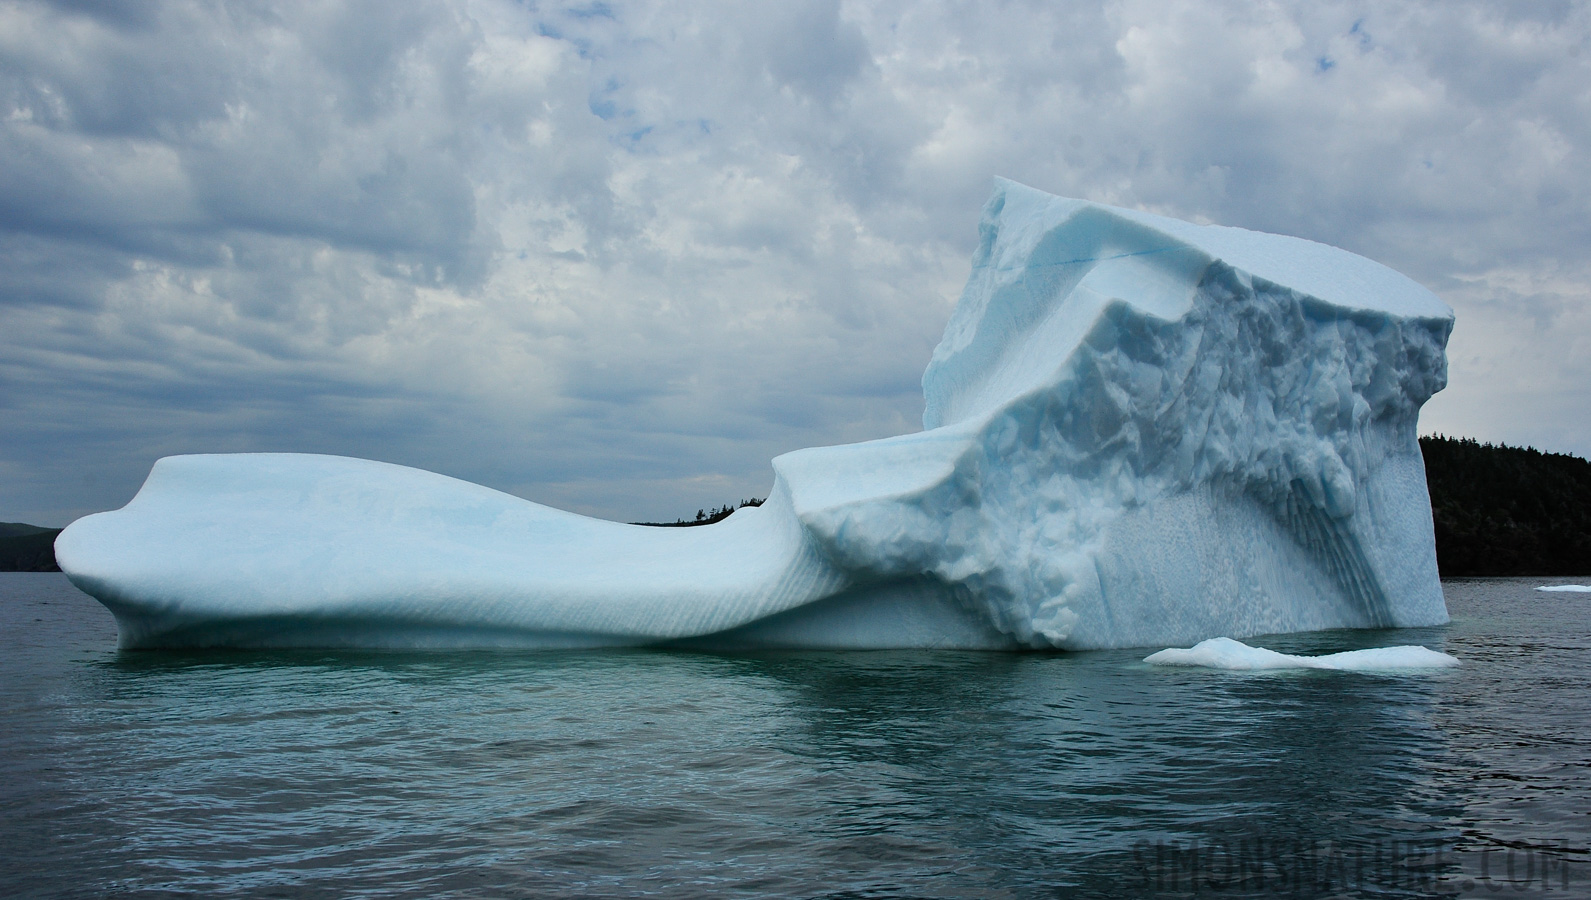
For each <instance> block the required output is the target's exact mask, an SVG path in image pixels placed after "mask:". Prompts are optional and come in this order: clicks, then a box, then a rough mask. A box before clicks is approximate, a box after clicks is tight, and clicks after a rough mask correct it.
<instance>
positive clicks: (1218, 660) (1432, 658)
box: [1144, 637, 1458, 672]
mask: <svg viewBox="0 0 1591 900" xmlns="http://www.w3.org/2000/svg"><path fill="white" fill-rule="evenodd" d="M1144 662H1146V663H1150V664H1151V665H1156V666H1204V667H1206V668H1211V669H1232V670H1254V669H1338V670H1342V671H1350V672H1363V671H1373V670H1381V669H1443V668H1447V667H1449V666H1456V665H1458V660H1457V659H1454V658H1453V657H1451V656H1448V655H1447V654H1446V653H1438V652H1437V651H1435V650H1428V649H1426V648H1425V647H1417V646H1413V645H1408V646H1403V647H1375V648H1372V649H1370V650H1349V651H1347V652H1346V653H1328V654H1326V655H1325V656H1290V655H1288V654H1286V653H1277V652H1276V651H1275V650H1267V649H1265V648H1264V647H1250V646H1249V645H1248V644H1245V643H1243V642H1242V641H1234V640H1232V639H1231V638H1224V637H1218V638H1210V639H1209V640H1207V641H1200V642H1199V643H1197V644H1194V645H1193V647H1192V648H1191V649H1188V650H1181V649H1177V648H1172V649H1169V650H1162V651H1160V652H1159V653H1152V654H1150V655H1149V656H1146V657H1144Z"/></svg>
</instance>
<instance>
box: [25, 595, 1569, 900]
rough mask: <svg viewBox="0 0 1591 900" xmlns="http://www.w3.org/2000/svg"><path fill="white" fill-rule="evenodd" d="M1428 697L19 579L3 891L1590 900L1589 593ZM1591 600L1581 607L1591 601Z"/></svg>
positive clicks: (1455, 629) (996, 657) (1411, 679)
mask: <svg viewBox="0 0 1591 900" xmlns="http://www.w3.org/2000/svg"><path fill="white" fill-rule="evenodd" d="M1541 583H1545V582H1542V581H1534V580H1532V581H1525V580H1488V581H1464V582H1448V583H1447V584H1446V585H1445V587H1446V591H1447V597H1448V605H1449V609H1450V610H1451V612H1452V614H1453V624H1451V625H1449V626H1446V627H1442V628H1432V629H1405V630H1397V631H1378V632H1327V633H1316V634H1307V635H1291V636H1285V637H1275V638H1270V639H1261V640H1255V641H1251V643H1255V644H1263V645H1264V646H1267V647H1270V648H1272V649H1275V650H1281V651H1284V652H1290V653H1322V652H1334V651H1338V650H1350V649H1358V648H1361V647H1371V646H1384V645H1388V644H1402V643H1419V644H1424V645H1426V646H1428V647H1432V648H1435V649H1440V650H1445V651H1446V652H1448V653H1451V654H1453V655H1455V656H1457V657H1459V658H1460V659H1461V660H1462V661H1463V665H1462V666H1461V667H1459V668H1457V669H1452V670H1443V671H1424V672H1419V673H1416V674H1401V675H1393V674H1366V673H1344V672H1319V671H1292V672H1273V673H1232V672H1216V671H1207V670H1190V669H1167V668H1157V667H1151V666H1148V665H1145V664H1143V663H1142V662H1141V659H1142V657H1143V656H1144V655H1146V651H1143V650H1138V651H1123V652H1102V653H1082V654H1023V655H1017V654H976V653H927V652H911V653H781V654H766V655H757V656H715V655H706V654H693V653H681V652H663V651H622V652H613V651H607V652H554V653H525V652H489V653H458V652H416V653H408V652H381V653H368V652H367V653H346V652H292V653H282V652H273V653H266V652H249V653H218V652H209V653H202V654H199V653H194V654H178V653H169V652H158V653H157V652H143V653H118V652H116V650H115V649H114V641H115V627H114V623H113V622H112V620H111V617H110V615H109V613H107V612H105V611H104V609H102V608H101V607H100V606H99V605H98V604H96V603H95V602H94V601H92V600H90V599H89V598H87V597H85V596H84V595H82V594H80V593H78V592H77V591H76V590H74V589H73V588H72V587H71V586H70V585H69V584H68V583H67V582H66V580H65V579H64V577H62V576H60V575H34V574H0V635H3V636H0V641H3V648H0V704H3V715H4V718H3V722H4V724H3V727H0V773H3V774H0V894H3V895H5V896H41V897H49V896H102V895H115V896H128V897H155V896H173V895H177V896H180V895H192V896H221V895H247V896H261V897H271V896H283V897H286V896H341V897H377V896H379V897H432V896H462V897H474V896H479V897H500V896H523V897H545V896H591V897H612V896H656V897H681V898H685V897H736V896H803V897H920V896H928V897H939V896H945V897H1048V896H1056V897H1091V896H1156V895H1160V896H1193V895H1197V896H1376V897H1401V896H1453V895H1475V896H1531V895H1536V894H1540V895H1541V896H1553V897H1572V896H1591V865H1588V864H1587V854H1586V848H1587V840H1588V837H1591V820H1588V811H1591V702H1588V701H1591V692H1588V689H1587V685H1588V684H1591V595H1585V594H1578V595H1574V594H1543V593H1537V592H1536V591H1534V590H1532V588H1533V587H1534V586H1535V585H1537V584H1541ZM1582 583H1583V581H1582Z"/></svg>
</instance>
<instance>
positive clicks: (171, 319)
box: [0, 0, 1591, 524]
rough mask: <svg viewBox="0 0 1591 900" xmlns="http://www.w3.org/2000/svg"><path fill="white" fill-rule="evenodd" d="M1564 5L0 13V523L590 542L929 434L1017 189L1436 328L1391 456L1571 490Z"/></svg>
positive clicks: (1583, 282)
mask: <svg viewBox="0 0 1591 900" xmlns="http://www.w3.org/2000/svg"><path fill="white" fill-rule="evenodd" d="M1588 67H1591V14H1588V12H1587V11H1586V9H1585V7H1584V6H1583V5H1581V4H1574V3H1567V2H1565V3H1552V2H1541V3H1529V4H1515V3H1506V2H1447V3H1427V4H1406V5H1403V6H1399V7H1387V6H1385V5H1382V4H1374V5H1372V4H1366V3H1359V2H1324V3H1308V4H1305V3H1277V2H1259V0H1252V2H1249V0H1243V2H1239V0H1198V2H1192V0H1187V2H1181V0H1179V2H1139V0H1110V2H1104V0H1101V2H1098V3H1093V4H1048V3H1038V2H1032V3H1025V2H1012V3H1007V4H1003V5H1000V6H998V7H990V6H989V5H988V4H970V3H945V4H928V5H924V4H906V3H889V2H885V3H866V4H863V3H844V2H839V0H802V2H792V3H786V4H777V5H775V6H772V7H766V6H755V5H752V6H747V5H745V4H733V3H722V2H712V0H698V2H683V3H680V2H671V3H662V2H645V0H636V2H626V3H617V2H615V3H589V4H575V5H563V4H553V3H541V4H536V3H525V2H510V0H451V2H429V0H427V2H420V0H412V2H406V0H391V2H379V3H378V2H361V0H345V2H334V3H323V2H317V3H308V2H304V3H271V4H264V3H252V2H233V3H198V2H185V0H160V2H137V3H116V2H109V0H105V2H89V0H76V2H55V3H45V2H37V0H3V2H0V158H3V159H4V160H5V161H6V165H4V166H0V335H3V337H0V384H3V385H4V386H5V387H4V390H3V391H0V417H3V419H0V421H3V424H0V433H3V434H4V436H5V440H4V441H3V442H0V480H3V483H4V484H5V485H6V493H5V494H4V495H3V500H4V502H3V503H0V519H8V520H17V519H20V520H31V521H38V522H44V523H55V524H60V523H63V522H64V521H66V520H68V519H70V518H71V517H73V516H75V515H78V514H81V513H85V512H90V511H93V510H96V509H103V508H108V507H112V506H116V505H119V504H120V503H122V502H125V500H126V499H127V498H128V497H130V496H131V494H132V493H133V491H134V490H136V487H137V484H138V483H139V481H140V480H141V478H142V476H143V474H144V473H145V472H147V470H148V466H149V464H150V463H151V462H152V461H153V460H154V459H155V458H156V457H158V456H160V455H165V454H169V453H180V452H201V451H217V450H225V451H238V450H303V451H313V452H332V453H345V454H350V455H357V456H365V457H373V458H378V459H387V460H391V461H394V462H400V463H405V464H410V465H418V466H422V467H425V468H430V469H434V470H438V471H442V472H446V473H449V474H454V475H458V476H460V477H464V478H468V479H470V480H475V481H480V482H483V483H486V484H490V485H493V486H495V487H499V488H502V489H505V490H510V491H513V492H515V493H518V494H521V495H523V496H527V497H530V498H532V499H536V500H540V501H543V502H549V503H553V504H555V505H558V506H562V507H565V508H570V509H575V510H578V511H581V512H589V513H594V514H598V515H604V516H609V517H613V518H620V519H642V518H649V519H655V518H672V517H674V516H676V515H680V514H684V513H690V512H694V510H695V509H696V508H698V507H701V506H711V505H717V504H718V503H721V502H724V501H725V500H731V499H740V498H742V497H749V496H751V495H753V494H756V495H761V494H762V493H763V492H764V491H766V489H767V486H768V484H769V482H770V481H771V473H770V470H769V469H768V466H767V461H768V459H769V458H770V457H771V456H773V455H776V454H777V453H779V452H782V451H784V450H788V449H793V448H795V447H800V446H808V445H813V444H823V443H835V442H843V441H852V440H860V439H866V438H872V437H879V436H884V435H888V434H894V433H900V432H904V431H909V430H913V429H915V428H917V427H918V421H919V416H920V413H921V399H920V395H919V388H918V383H917V379H918V377H919V376H920V374H921V371H922V367H923V365H924V364H925V363H926V361H927V359H928V356H929V353H930V352H931V350H932V347H933V345H934V343H935V342H936V340H937V338H938V335H939V332H940V330H941V329H942V327H943V323H944V321H945V319H946V317H947V316H948V313H949V309H950V307H951V305H952V304H953V302H954V299H955V297H956V295H957V293H958V291H959V288H960V283H961V281H962V280H963V279H964V278H965V276H966V272H967V259H968V255H969V253H970V251H971V248H972V243H973V240H974V236H975V229H974V226H975V223H976V218H977V213H978V208H979V206H980V205H981V203H982V200H983V198H984V196H985V195H986V193H987V191H988V189H989V184H990V179H991V177H992V176H994V175H1005V176H1008V177H1012V178H1015V179H1017V180H1020V181H1025V182H1027V183H1030V184H1033V185H1035V186H1037V187H1040V188H1043V189H1046V190H1050V191H1054V192H1057V193H1064V194H1068V195H1072V196H1080V197H1086V198H1090V199H1095V200H1101V201H1105V202H1110V203H1116V204H1121V205H1126V206H1133V207H1137V208H1143V209H1149V210H1153V211H1157V212H1163V213H1167V214H1171V215H1176V216H1180V217H1184V218H1190V219H1194V220H1200V221H1217V222H1223V223H1227V224H1233V225H1241V226H1245V227H1250V228H1259V229H1264V230H1269V231H1278V232H1284V233H1289V234H1297V235H1302V236H1304V237H1309V238H1313V239H1316V240H1322V241H1326V242H1329V243H1334V244H1338V245H1341V246H1345V247H1347V248H1349V249H1352V250H1354V251H1356V252H1359V253H1363V254H1365V255H1367V256H1370V257H1372V258H1374V259H1378V260H1380V261H1382V262H1385V263H1387V264H1389V265H1392V266H1393V267H1395V268H1398V269H1400V270H1402V271H1404V272H1406V273H1408V274H1409V275H1411V276H1412V277H1415V278H1416V279H1419V280H1421V281H1423V282H1424V283H1425V284H1427V285H1429V286H1430V287H1432V288H1433V289H1434V290H1436V291H1437V292H1438V293H1439V294H1441V295H1442V296H1443V297H1444V298H1445V299H1447V300H1448V302H1449V303H1451V304H1452V305H1453V306H1454V307H1455V308H1456V309H1457V311H1458V314H1459V325H1458V329H1457V331H1456V332H1455V334H1454V338H1453V347H1452V387H1451V388H1450V389H1449V391H1448V392H1446V393H1444V394H1442V395H1439V396H1438V398H1437V399H1436V400H1434V401H1433V402H1432V403H1431V404H1430V406H1429V407H1428V411H1427V415H1426V417H1425V419H1424V423H1425V428H1426V430H1442V431H1447V432H1453V433H1462V434H1472V435H1476V436H1479V437H1482V438H1485V439H1491V440H1507V441H1510V442H1515V443H1521V442H1530V443H1535V444H1538V445H1540V446H1544V447H1546V448H1549V449H1556V450H1568V451H1573V452H1579V453H1583V454H1584V453H1591V426H1587V425H1585V424H1583V423H1586V422H1591V398H1588V392H1586V391H1585V390H1584V388H1583V385H1584V384H1586V383H1587V380H1588V376H1591V362H1588V360H1591V354H1588V353H1587V352H1586V351H1587V349H1588V348H1587V346H1586V344H1587V341H1588V340H1591V311H1588V310H1591V296H1588V294H1591V263H1588V262H1587V261H1586V253H1585V249H1586V247H1587V246H1588V243H1591V222H1588V220H1587V219H1586V217H1585V215H1584V210H1585V209H1587V208H1588V207H1591V203H1588V201H1591V197H1588V196H1587V190H1588V185H1591V170H1588V164H1587V161H1586V151H1587V148H1588V147H1591V134H1588V128H1591V124H1588V123H1591V90H1588V89H1587V87H1586V86H1587V85H1591V71H1588Z"/></svg>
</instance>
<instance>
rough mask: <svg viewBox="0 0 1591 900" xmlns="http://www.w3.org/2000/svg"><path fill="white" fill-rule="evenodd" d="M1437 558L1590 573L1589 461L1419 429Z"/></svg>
mask: <svg viewBox="0 0 1591 900" xmlns="http://www.w3.org/2000/svg"><path fill="white" fill-rule="evenodd" d="M1420 450H1421V451H1422V452H1423V453H1424V454H1425V478H1426V483H1427V484H1428V485H1429V486H1430V489H1431V513H1432V515H1433V517H1434V518H1435V519H1436V562H1437V568H1439V569H1440V570H1441V572H1442V575H1443V576H1445V577H1452V576H1461V575H1572V576H1585V575H1591V462H1587V461H1586V460H1583V459H1581V458H1580V457H1578V456H1569V455H1567V454H1563V453H1542V452H1541V451H1540V450H1534V449H1531V448H1529V447H1509V446H1506V445H1502V444H1496V445H1494V444H1482V443H1480V442H1478V441H1475V440H1473V439H1471V438H1450V437H1442V436H1437V437H1424V438H1420Z"/></svg>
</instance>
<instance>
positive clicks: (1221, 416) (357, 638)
mask: <svg viewBox="0 0 1591 900" xmlns="http://www.w3.org/2000/svg"><path fill="white" fill-rule="evenodd" d="M979 233H980V234H979V245H978V248H977V250H976V251H975V253H974V257H973V262H972V271H971V275H970V277H969V279H968V283H967V286H966V289H965V290H964V292H963V295H962V297H961V300H960V302H959V303H958V305H957V306H956V309H955V311H954V313H953V314H952V316H951V320H950V322H949V324H948V325H947V327H946V330H945V335H944V338H943V340H942V341H941V343H940V344H939V346H938V348H936V350H935V351H934V355H933V358H932V360H931V362H930V363H929V365H928V368H927V371H926V372H925V373H924V375H923V390H924V397H925V401H926V402H925V413H924V422H923V424H924V430H922V431H920V432H917V433H914V434H907V435H900V436H897V437H892V438H885V439H882V440H877V441H869V442H865V443H861V444H853V445H847V446H839V447H819V448H811V449H807V450H799V451H796V452H794V453H788V454H785V455H783V456H780V457H778V458H777V459H775V460H774V461H773V470H774V476H775V482H774V487H773V490H772V491H771V493H770V498H769V500H768V502H767V503H765V504H764V505H763V506H762V507H760V508H746V509H742V510H739V511H737V512H736V513H735V514H734V515H732V516H730V517H729V518H728V519H726V520H724V521H723V522H721V523H718V524H715V525H710V526H703V527H698V528H682V529H649V528H643V527H638V526H628V525H619V524H616V523H611V522H604V521H599V520H595V519H589V518H585V517H581V516H576V515H573V514H570V513H566V512H562V511H559V510H555V509H550V508H548V507H544V506H539V505H537V504H534V503H530V502H528V501H525V500H521V499H518V498H515V497H511V496H509V495H506V494H502V493H499V492H496V491H491V490H489V489H487V488H484V487H480V486H478V485H471V484H467V483H465V482H460V481H456V480H454V479H450V478H445V477H444V476H440V475H435V474H432V473H427V472H420V471H418V470H414V469H405V468H402V467H398V466H391V465H386V464H382V463H375V462H370V461H365V460H353V459H346V458H340V457H326V456H309V455H296V454H236V455H219V456H216V455H212V456H180V457H169V458H166V459H163V460H160V461H159V462H158V463H157V464H156V465H155V467H154V470H153V471H152V472H151V473H150V476H149V479H148V480H147V481H146V483H145V485H144V487H143V489H142V490H141V491H140V492H139V494H138V496H137V497H135V498H134V499H133V500H132V502H130V503H129V504H128V505H127V506H126V507H124V508H123V509H121V510H117V511H113V512H109V513H101V514H98V515H94V516H89V517H86V518H84V519H81V520H79V521H78V522H75V523H73V524H72V525H71V526H70V527H69V528H68V529H66V531H64V532H63V533H62V535H61V536H60V538H59V539H58V540H57V556H58V559H59V561H60V563H61V566H62V569H63V570H65V571H66V572H67V573H68V576H69V577H71V578H72V580H73V581H74V583H76V584H77V585H78V586H79V587H81V588H83V589H84V590H85V591H87V592H88V593H90V594H93V595H94V596H95V597H98V598H99V599H100V600H101V601H102V602H104V603H105V605H106V606H107V607H109V608H110V609H111V611H112V612H113V613H115V615H116V617H117V621H118V625H119V629H120V635H121V638H120V639H121V643H122V644H123V645H124V646H127V647H152V646H194V645H241V646H528V647H566V646H601V645H648V644H664V645H677V644H685V645H690V646H706V647H736V648H740V647H851V648H861V647H955V648H976V649H1017V648H1024V647H1026V648H1062V649H1090V648H1106V647H1129V646H1152V645H1158V646H1167V645H1170V644H1186V643H1193V642H1196V641H1200V640H1204V639H1206V638H1211V637H1214V636H1218V635H1220V636H1229V637H1237V638H1241V637H1247V636H1252V635H1256V634H1267V633H1279V632H1291V631H1304V630H1315V629H1323V628H1343V627H1388V626H1414V625H1431V624H1438V623H1441V622H1444V621H1446V618H1447V614H1446V608H1445V605H1444V603H1443V598H1442V594H1441V587H1440V583H1439V581H1438V578H1437V572H1436V560H1435V545H1434V542H1433V539H1432V528H1431V512H1430V502H1429V498H1428V495H1427V493H1426V489H1425V477H1424V467H1423V462H1422V460H1421V457H1420V451H1419V447H1418V443H1417V441H1416V426H1417V422H1418V414H1419V409H1420V406H1421V404H1423V403H1424V402H1425V400H1426V399H1428V398H1429V397H1430V396H1431V395H1432V394H1433V393H1435V392H1436V391H1438V390H1440V389H1441V388H1442V387H1443V385H1444V384H1445V381H1446V361H1445V355H1444V350H1445V346H1446V341H1447V337H1448V334H1449V332H1450V331H1451V328H1452V321H1453V320H1452V312H1451V311H1450V310H1449V309H1448V308H1447V307H1446V306H1445V305H1444V304H1443V303H1442V302H1441V301H1440V300H1438V299H1437V298H1436V297H1435V296H1434V295H1432V294H1431V293H1430V292H1429V291H1427V290H1426V289H1424V288H1422V287H1420V286H1419V285H1417V284H1415V283H1414V282H1412V281H1410V280H1409V279H1407V278H1405V277H1403V276H1401V275H1399V274H1397V273H1396V272H1393V271H1392V270H1390V269H1387V268H1386V267H1384V266H1381V265H1379V264H1377V263H1374V262H1371V261H1370V260H1367V259H1364V258H1362V257H1359V256H1355V255H1353V254H1351V253H1348V252H1346V251H1343V250H1339V249H1336V248H1332V247H1327V246H1325V245H1322V244H1317V243H1313V242H1310V241H1305V240H1302V239H1299V238H1291V237H1284V236H1279V235H1271V234H1262V233H1258V232H1251V231H1244V230H1242V229H1237V228H1225V227H1221V226H1200V225H1191V224H1188V223H1185V222H1180V221H1176V220H1173V219H1167V218H1163V217H1159V216H1153V215H1149V214H1147V213H1141V212H1136V211H1132V210H1123V209H1116V208H1112V207H1108V206H1103V205H1100V204H1095V203H1089V202H1085V201H1078V200H1067V199H1063V198H1059V197H1054V196H1051V195H1048V194H1045V193H1043V192H1040V191H1037V190H1034V189H1032V188H1028V187H1024V186H1022V185H1019V184H1016V183H1014V182H1009V181H1003V180H1002V181H999V182H997V184H996V188H995V191H994V194H993V196H992V197H991V199H990V201H989V203H988V204H987V205H986V207H985V209H984V215H983V218H982V222H981V224H980V226H979Z"/></svg>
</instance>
